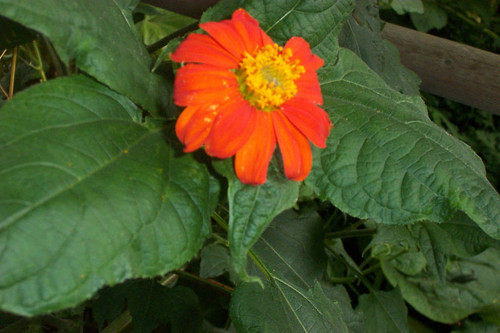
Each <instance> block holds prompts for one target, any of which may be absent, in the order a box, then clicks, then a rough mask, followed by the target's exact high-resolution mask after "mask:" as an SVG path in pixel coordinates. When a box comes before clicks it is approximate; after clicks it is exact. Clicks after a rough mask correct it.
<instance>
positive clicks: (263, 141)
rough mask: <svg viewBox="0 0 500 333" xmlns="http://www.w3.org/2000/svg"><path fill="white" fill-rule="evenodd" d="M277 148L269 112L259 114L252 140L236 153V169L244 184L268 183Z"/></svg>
mask: <svg viewBox="0 0 500 333" xmlns="http://www.w3.org/2000/svg"><path fill="white" fill-rule="evenodd" d="M275 147H276V136H275V134H274V128H273V122H272V118H271V114H270V113H269V112H258V113H257V124H256V126H255V131H254V132H253V134H252V136H251V137H250V139H249V140H248V141H247V143H245V145H244V146H243V147H241V149H240V150H238V152H237V153H236V157H235V159H234V169H235V171H236V175H237V176H238V178H239V180H240V181H241V182H242V183H244V184H252V185H260V184H264V183H265V182H266V178H267V168H268V166H269V161H271V157H272V156H273V151H274V148H275Z"/></svg>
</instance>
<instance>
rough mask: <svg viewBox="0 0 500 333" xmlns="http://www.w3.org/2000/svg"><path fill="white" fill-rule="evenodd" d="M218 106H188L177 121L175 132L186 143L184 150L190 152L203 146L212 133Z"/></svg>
mask: <svg viewBox="0 0 500 333" xmlns="http://www.w3.org/2000/svg"><path fill="white" fill-rule="evenodd" d="M218 112H219V111H218V110H217V108H214V107H206V106H205V107H200V106H188V107H187V108H185V109H184V111H182V113H181V115H180V116H179V118H178V119H177V122H176V123H175V133H176V134H177V137H178V138H179V140H180V141H181V142H182V143H183V144H184V152H186V153H189V152H192V151H194V150H196V149H198V148H200V147H201V145H202V144H203V143H204V142H205V139H206V138H207V136H208V135H209V134H210V130H211V128H212V124H213V121H214V119H215V117H216V116H217V114H218Z"/></svg>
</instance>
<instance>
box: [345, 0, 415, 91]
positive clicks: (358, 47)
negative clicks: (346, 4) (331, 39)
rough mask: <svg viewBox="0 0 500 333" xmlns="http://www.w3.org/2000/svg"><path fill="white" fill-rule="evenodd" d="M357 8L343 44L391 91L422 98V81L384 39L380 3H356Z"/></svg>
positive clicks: (367, 0) (363, 1) (364, 1)
mask: <svg viewBox="0 0 500 333" xmlns="http://www.w3.org/2000/svg"><path fill="white" fill-rule="evenodd" d="M355 4H356V8H355V10H354V13H353V15H352V16H351V18H350V19H349V20H348V21H347V22H346V24H345V25H344V28H343V29H342V32H341V34H340V36H339V43H340V45H341V46H343V47H346V48H348V49H350V50H352V51H354V53H356V54H357V55H358V56H359V57H360V58H361V59H363V61H364V62H365V63H366V64H367V65H368V67H370V68H371V69H372V70H373V71H375V72H376V73H377V74H378V75H379V76H380V77H381V78H382V79H383V80H384V81H385V82H386V83H387V84H388V85H389V86H390V87H391V88H393V89H395V90H397V91H399V92H401V93H403V94H407V95H419V94H420V90H419V85H420V78H419V77H418V76H417V75H416V74H415V73H413V72H412V71H410V70H409V69H407V68H406V67H404V66H403V65H402V64H401V62H400V58H399V51H398V49H397V48H396V47H395V46H394V45H392V44H391V43H390V42H389V41H388V40H386V39H383V38H382V36H381V35H380V30H381V20H380V17H379V15H378V6H377V3H376V2H375V1H373V0H356V1H355Z"/></svg>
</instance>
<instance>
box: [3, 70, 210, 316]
mask: <svg viewBox="0 0 500 333" xmlns="http://www.w3.org/2000/svg"><path fill="white" fill-rule="evenodd" d="M139 117H140V112H139V110H138V109H137V107H136V106H135V105H134V104H133V103H132V102H130V100H128V99H127V98H125V97H123V96H121V95H118V94H116V93H114V92H113V91H111V90H109V89H108V88H106V87H104V86H102V85H100V84H98V83H96V82H95V81H93V80H91V79H89V78H86V77H84V76H74V77H67V78H62V79H56V80H52V81H49V82H47V83H43V84H38V85H35V86H33V87H31V88H29V89H28V90H25V91H24V92H21V93H19V94H17V95H16V96H15V97H14V98H13V99H12V100H11V101H10V102H8V103H7V104H5V105H4V107H2V109H0V189H1V194H0V244H1V245H0V254H1V261H2V265H0V304H1V308H2V309H4V310H6V311H10V312H14V313H19V314H23V315H35V314H40V313H44V312H49V311H54V310H58V309H63V308H67V307H69V306H73V305H76V304H77V303H79V302H81V301H83V300H84V299H86V298H88V297H90V296H91V295H92V294H93V293H94V292H95V291H96V290H97V289H99V288H100V287H102V286H103V285H104V284H115V283H118V282H121V281H123V280H125V279H127V278H131V277H141V276H155V275H158V274H162V273H165V272H167V271H169V270H172V269H175V268H178V267H180V266H181V265H182V264H183V263H185V262H186V261H188V260H189V259H191V257H192V256H193V255H194V254H195V253H196V252H197V251H198V250H199V249H200V247H201V245H202V244H203V241H204V239H205V237H206V236H207V235H208V234H209V233H210V225H209V220H210V215H211V212H212V210H213V208H214V207H213V206H214V205H213V199H212V198H211V196H214V195H215V196H217V195H216V189H214V187H213V186H214V184H215V183H214V182H213V181H212V180H211V178H210V176H209V173H208V171H207V168H206V167H205V166H204V165H202V164H200V163H198V162H196V160H195V159H194V158H193V156H192V155H185V154H182V153H181V151H182V148H181V147H180V145H179V144H177V140H175V139H172V135H171V133H173V129H172V128H171V127H169V126H167V127H165V128H163V129H162V128H156V129H150V128H147V127H145V126H143V125H141V124H140V123H139V122H138V119H139Z"/></svg>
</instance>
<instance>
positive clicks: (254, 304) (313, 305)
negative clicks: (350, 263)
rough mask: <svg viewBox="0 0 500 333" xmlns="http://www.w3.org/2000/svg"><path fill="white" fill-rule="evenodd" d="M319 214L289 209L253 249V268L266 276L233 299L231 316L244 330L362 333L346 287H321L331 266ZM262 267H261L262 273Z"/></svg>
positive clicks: (241, 289) (246, 285) (240, 288)
mask: <svg viewBox="0 0 500 333" xmlns="http://www.w3.org/2000/svg"><path fill="white" fill-rule="evenodd" d="M322 240H323V230H322V225H321V220H320V218H319V216H318V215H317V214H316V213H314V212H310V213H302V214H300V215H299V214H297V213H295V212H293V211H291V210H287V211H285V212H283V213H282V214H280V215H279V216H277V217H276V218H275V219H274V220H273V222H272V223H271V225H270V226H269V228H267V229H266V231H265V232H264V233H263V234H262V236H261V237H260V238H259V240H258V242H257V243H256V244H255V245H254V246H253V248H252V254H253V258H254V260H255V261H256V262H257V263H258V265H255V264H249V272H250V273H251V274H254V275H260V276H261V277H263V279H264V282H263V288H262V287H260V286H259V285H258V284H255V283H248V282H244V283H242V284H239V285H238V286H237V287H236V289H235V291H234V293H233V296H232V299H231V306H230V312H231V318H232V319H233V322H234V323H235V326H236V327H237V328H238V329H239V330H240V331H243V332H249V331H250V332H347V331H349V332H351V331H353V332H360V331H359V327H360V322H361V318H360V315H359V314H356V313H354V311H353V309H352V307H351V304H350V299H349V296H348V295H347V293H346V292H345V289H343V287H341V286H337V287H332V286H329V285H326V284H325V285H321V286H320V284H318V283H317V282H315V281H318V280H321V279H322V276H323V272H324V271H325V268H326V264H327V262H326V259H327V258H326V255H325V252H324V249H323V246H322ZM257 270H261V273H260V274H258V272H257Z"/></svg>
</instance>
